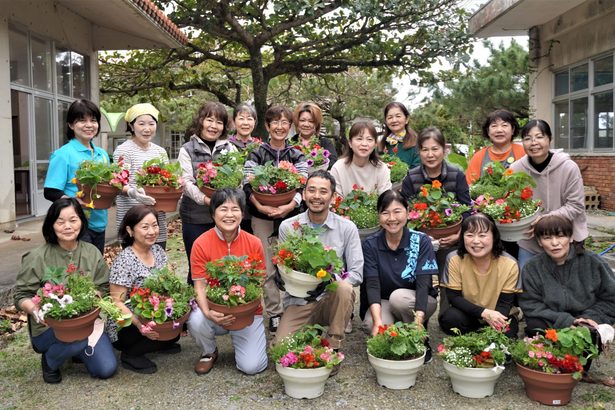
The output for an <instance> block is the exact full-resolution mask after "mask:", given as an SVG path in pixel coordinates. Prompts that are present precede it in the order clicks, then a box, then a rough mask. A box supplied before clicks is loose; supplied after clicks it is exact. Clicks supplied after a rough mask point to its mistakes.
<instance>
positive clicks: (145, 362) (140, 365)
mask: <svg viewBox="0 0 615 410" xmlns="http://www.w3.org/2000/svg"><path fill="white" fill-rule="evenodd" d="M120 362H121V363H122V367H123V368H124V369H126V370H130V371H133V372H135V373H141V374H152V373H156V372H157V371H158V366H156V363H154V362H152V361H151V360H150V359H148V358H147V357H145V356H133V355H130V354H127V353H125V352H122V353H121V354H120Z"/></svg>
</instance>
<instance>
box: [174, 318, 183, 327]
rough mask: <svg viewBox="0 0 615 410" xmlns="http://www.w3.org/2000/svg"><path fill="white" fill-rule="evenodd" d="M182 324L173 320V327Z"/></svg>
mask: <svg viewBox="0 0 615 410" xmlns="http://www.w3.org/2000/svg"><path fill="white" fill-rule="evenodd" d="M181 325H182V324H181V323H179V322H176V321H175V320H174V321H173V329H177V328H178V327H180V326H181Z"/></svg>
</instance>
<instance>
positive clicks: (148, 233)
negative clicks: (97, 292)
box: [108, 205, 180, 374]
mask: <svg viewBox="0 0 615 410" xmlns="http://www.w3.org/2000/svg"><path fill="white" fill-rule="evenodd" d="M159 232H160V228H159V227H158V215H157V214H156V211H154V210H153V209H152V208H150V207H149V206H146V205H135V206H134V207H132V208H131V209H130V210H129V211H128V212H127V213H126V215H125V216H124V220H123V221H122V225H121V226H120V230H119V237H120V240H121V241H122V246H123V247H124V249H123V250H122V252H120V254H119V255H118V256H117V257H116V258H115V260H114V261H113V265H111V273H110V276H109V287H110V293H111V297H113V301H114V302H115V304H116V305H117V306H118V307H119V308H120V309H121V310H122V311H123V312H125V313H128V314H132V310H131V308H130V307H131V306H130V303H129V302H130V297H129V294H130V291H131V290H132V289H133V288H135V287H142V286H143V282H144V281H145V279H147V277H148V276H150V275H151V274H152V272H153V271H154V270H155V269H160V268H163V267H164V266H166V264H167V255H166V253H165V252H164V249H162V247H160V246H159V245H157V244H156V240H157V239H158V234H159ZM108 333H109V337H110V339H111V341H112V342H113V347H115V348H116V349H118V350H120V351H121V352H122V353H121V355H120V362H121V363H122V367H123V368H125V369H128V370H132V371H134V372H137V373H144V374H150V373H155V372H156V371H157V370H158V369H157V367H156V363H154V362H152V361H151V360H149V359H148V358H147V357H145V354H146V353H153V352H164V353H177V352H179V351H180V346H179V345H178V344H177V343H175V342H177V340H178V339H179V336H177V337H176V338H175V339H173V340H169V341H159V340H157V339H158V333H156V332H155V331H147V328H144V327H143V326H142V323H141V322H140V320H139V317H138V316H137V315H134V314H132V325H131V326H128V327H126V328H123V329H121V330H120V331H119V332H118V330H117V327H116V326H114V325H113V324H112V325H111V326H110V328H109V329H108Z"/></svg>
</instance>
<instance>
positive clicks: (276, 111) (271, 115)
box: [265, 105, 293, 126]
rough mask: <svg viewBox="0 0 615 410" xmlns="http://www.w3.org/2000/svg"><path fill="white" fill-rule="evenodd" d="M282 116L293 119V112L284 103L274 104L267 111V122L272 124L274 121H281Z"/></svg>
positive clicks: (289, 119)
mask: <svg viewBox="0 0 615 410" xmlns="http://www.w3.org/2000/svg"><path fill="white" fill-rule="evenodd" d="M282 117H284V118H286V119H287V120H288V121H289V122H292V121H293V112H292V111H291V110H290V109H289V108H288V107H284V106H283V105H274V106H273V107H271V108H269V109H268V110H267V111H266V112H265V124H267V126H269V125H271V123H272V122H273V121H279V120H280V119H282Z"/></svg>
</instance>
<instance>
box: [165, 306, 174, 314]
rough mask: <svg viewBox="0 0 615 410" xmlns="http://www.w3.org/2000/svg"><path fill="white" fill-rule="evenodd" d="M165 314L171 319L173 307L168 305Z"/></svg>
mask: <svg viewBox="0 0 615 410" xmlns="http://www.w3.org/2000/svg"><path fill="white" fill-rule="evenodd" d="M164 314H165V315H167V317H171V315H172V314H173V306H170V305H167V307H165V308H164Z"/></svg>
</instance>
